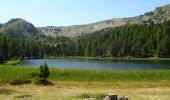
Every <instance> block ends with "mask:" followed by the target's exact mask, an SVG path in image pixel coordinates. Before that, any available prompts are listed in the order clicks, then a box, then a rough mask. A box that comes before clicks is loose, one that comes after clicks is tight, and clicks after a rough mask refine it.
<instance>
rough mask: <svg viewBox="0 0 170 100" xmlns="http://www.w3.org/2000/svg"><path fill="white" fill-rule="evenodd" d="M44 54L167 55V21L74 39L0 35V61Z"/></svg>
mask: <svg viewBox="0 0 170 100" xmlns="http://www.w3.org/2000/svg"><path fill="white" fill-rule="evenodd" d="M44 56H101V57H127V56H132V57H170V22H165V23H162V24H150V25H147V24H144V25H137V24H135V25H125V26H121V27H116V28H107V29H103V30H101V31H97V32H94V33H91V34H88V35H84V36H79V37H75V38H66V37H56V38H53V37H48V38H46V39H43V40H27V39H19V38H14V37H9V36H5V35H4V34H2V33H1V34H0V62H1V63H2V62H4V61H6V60H9V59H13V58H17V59H18V58H20V59H23V58H28V59H30V58H43V57H44Z"/></svg>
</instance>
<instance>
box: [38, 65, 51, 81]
mask: <svg viewBox="0 0 170 100" xmlns="http://www.w3.org/2000/svg"><path fill="white" fill-rule="evenodd" d="M49 75H50V72H49V68H48V65H47V64H46V63H45V64H44V65H40V73H39V77H40V78H42V79H44V80H46V78H47V77H48V76H49Z"/></svg>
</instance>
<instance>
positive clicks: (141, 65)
mask: <svg viewBox="0 0 170 100" xmlns="http://www.w3.org/2000/svg"><path fill="white" fill-rule="evenodd" d="M45 62H46V63H47V64H48V66H49V67H56V68H78V69H99V70H158V69H160V70H163V69H165V70H167V69H170V62H169V61H104V60H85V59H36V60H24V61H23V62H22V63H21V65H22V66H33V67H39V66H40V65H41V64H44V63H45Z"/></svg>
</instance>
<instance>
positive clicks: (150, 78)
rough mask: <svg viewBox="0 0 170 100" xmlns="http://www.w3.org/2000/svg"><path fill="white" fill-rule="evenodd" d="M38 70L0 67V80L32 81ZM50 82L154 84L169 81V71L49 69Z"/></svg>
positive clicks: (7, 66)
mask: <svg viewBox="0 0 170 100" xmlns="http://www.w3.org/2000/svg"><path fill="white" fill-rule="evenodd" d="M38 72H39V69H38V68H34V67H23V66H22V67H21V66H9V65H0V80H3V81H4V80H5V81H9V80H13V79H34V78H36V76H37V73H38ZM50 73H51V74H50V76H49V79H50V80H54V81H81V82H130V81H132V82H140V81H143V82H155V81H158V82H159V81H170V71H169V70H139V71H99V70H81V69H57V68H50Z"/></svg>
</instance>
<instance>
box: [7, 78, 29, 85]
mask: <svg viewBox="0 0 170 100" xmlns="http://www.w3.org/2000/svg"><path fill="white" fill-rule="evenodd" d="M9 84H11V85H22V84H31V80H26V79H14V80H11V81H10V82H9Z"/></svg>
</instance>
